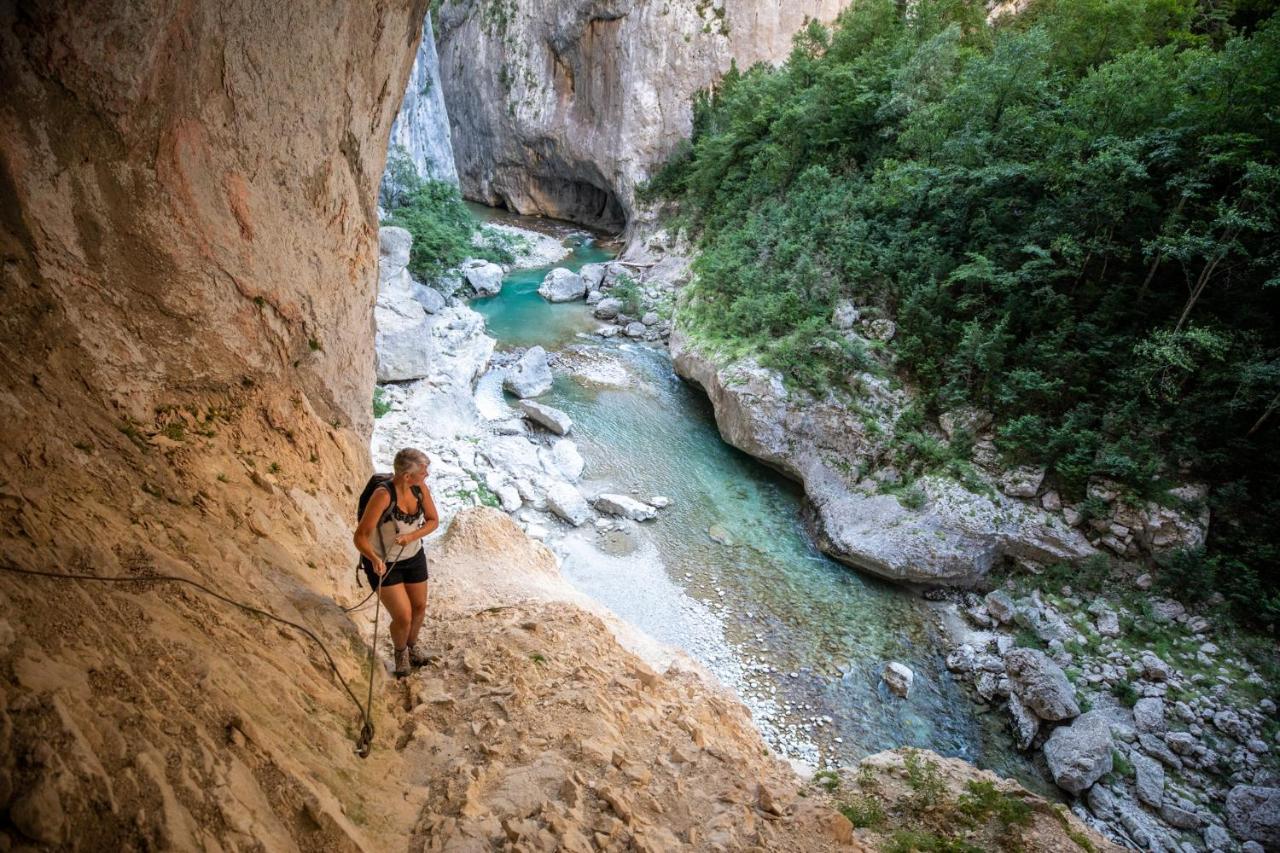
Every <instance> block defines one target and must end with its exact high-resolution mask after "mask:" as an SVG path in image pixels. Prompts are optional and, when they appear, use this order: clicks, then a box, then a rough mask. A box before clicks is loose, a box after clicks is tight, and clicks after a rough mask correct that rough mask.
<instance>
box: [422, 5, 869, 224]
mask: <svg viewBox="0 0 1280 853" xmlns="http://www.w3.org/2000/svg"><path fill="white" fill-rule="evenodd" d="M844 5H846V0H797V2H788V3H771V2H764V0H677V2H672V0H567V2H566V0H531V1H530V2H521V3H515V2H512V0H462V2H456V3H449V4H446V5H444V6H442V7H441V9H440V13H439V24H440V63H441V79H442V80H443V83H444V93H445V98H446V100H447V102H448V105H449V116H450V119H451V121H452V123H453V130H454V132H453V143H454V151H455V154H456V156H457V162H458V172H459V176H460V177H461V180H462V188H463V192H464V193H465V194H466V195H468V196H470V197H472V198H475V199H477V200H479V201H483V202H485V203H487V204H492V205H505V206H507V207H509V208H511V209H513V210H517V211H520V212H521V213H540V214H546V215H548V216H556V217H561V218H566V219H572V220H575V221H579V222H584V223H588V224H593V225H599V226H602V227H605V228H615V229H616V228H620V227H621V226H622V225H623V224H624V223H625V222H626V221H627V220H628V219H629V218H630V215H631V213H632V208H633V204H634V191H635V187H636V185H637V184H638V183H639V182H641V181H642V180H643V179H644V178H646V177H647V176H648V175H649V173H650V171H651V170H652V169H653V167H654V166H656V165H658V164H660V163H662V162H664V161H665V160H666V159H667V158H668V157H669V156H670V155H671V153H672V152H673V151H674V150H675V148H676V146H677V145H678V144H679V143H680V141H681V140H684V139H687V138H688V137H689V134H690V131H691V128H692V107H691V101H692V96H693V94H694V93H695V92H697V91H699V90H701V89H705V88H706V87H708V86H710V85H712V84H713V83H715V81H716V80H718V79H719V78H720V77H721V76H722V75H723V74H724V73H725V72H726V71H728V70H729V68H730V64H731V63H732V62H735V61H736V62H737V64H738V66H739V67H741V68H747V67H750V66H751V65H754V64H756V63H757V62H775V61H780V60H782V59H784V58H785V57H786V56H787V54H788V53H789V51H790V46H791V37H792V35H793V34H794V33H795V32H796V31H797V30H799V29H800V28H801V27H802V26H803V25H804V23H805V21H806V20H807V19H808V18H818V19H820V20H830V19H832V18H834V17H835V15H836V14H837V13H838V12H839V11H840V9H841V8H843V6H844Z"/></svg>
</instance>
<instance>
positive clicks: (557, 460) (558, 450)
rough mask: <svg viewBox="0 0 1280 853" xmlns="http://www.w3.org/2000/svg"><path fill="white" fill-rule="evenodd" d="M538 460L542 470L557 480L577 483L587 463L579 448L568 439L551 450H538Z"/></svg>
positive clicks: (558, 442)
mask: <svg viewBox="0 0 1280 853" xmlns="http://www.w3.org/2000/svg"><path fill="white" fill-rule="evenodd" d="M538 460H539V461H540V462H541V463H542V469H543V470H544V471H546V472H547V473H548V474H550V475H551V476H552V477H555V478H563V479H566V480H569V481H570V482H576V481H577V480H578V478H579V477H581V476H582V471H583V469H584V468H585V467H586V463H585V462H583V460H582V454H580V453H578V446H577V445H576V444H574V443H573V442H572V441H570V440H569V439H567V438H562V439H560V440H559V441H557V442H556V443H555V444H554V445H552V446H551V447H550V448H547V447H540V448H538Z"/></svg>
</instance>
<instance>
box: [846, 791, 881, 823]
mask: <svg viewBox="0 0 1280 853" xmlns="http://www.w3.org/2000/svg"><path fill="white" fill-rule="evenodd" d="M839 809H840V814H842V815H844V816H845V817H847V818H848V819H849V823H851V824H853V825H854V826H856V827H857V828H858V829H865V828H871V829H874V828H875V827H878V826H882V825H884V822H885V813H884V806H882V805H881V804H880V801H879V800H878V799H876V798H875V797H869V796H857V797H854V798H853V799H851V800H849V801H848V802H846V803H841V804H840V806H839Z"/></svg>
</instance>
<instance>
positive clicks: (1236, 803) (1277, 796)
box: [1227, 785, 1280, 849]
mask: <svg viewBox="0 0 1280 853" xmlns="http://www.w3.org/2000/svg"><path fill="white" fill-rule="evenodd" d="M1227 826H1228V827H1229V828H1230V829H1231V831H1232V832H1234V833H1235V834H1236V835H1238V836H1239V837H1240V838H1243V839H1245V840H1248V841H1256V842H1257V843H1259V844H1261V845H1263V846H1264V847H1266V848H1267V849H1273V848H1276V847H1280V788H1263V787H1259V786H1256V785H1236V786H1235V787H1234V788H1232V789H1231V792H1230V793H1228V794H1227Z"/></svg>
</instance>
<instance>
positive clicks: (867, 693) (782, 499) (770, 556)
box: [472, 232, 1043, 789]
mask: <svg viewBox="0 0 1280 853" xmlns="http://www.w3.org/2000/svg"><path fill="white" fill-rule="evenodd" d="M567 239H569V240H570V242H571V243H572V244H574V245H575V246H576V248H575V251H574V254H573V256H572V257H571V258H568V259H566V260H565V261H563V262H562V263H561V264H558V265H559V266H567V267H569V268H570V269H577V268H578V267H580V266H581V265H582V264H584V263H589V262H592V261H600V260H604V259H607V258H608V257H609V254H608V253H607V252H605V251H604V250H602V249H600V248H598V247H596V246H595V245H593V244H592V243H591V242H590V238H589V237H588V236H587V235H585V234H583V233H582V232H576V233H574V234H571V235H569V236H568V238H567ZM546 271H547V270H546V269H538V270H520V271H516V272H514V273H512V274H511V275H509V276H508V277H507V279H506V283H505V284H504V287H503V291H502V293H501V294H500V295H499V296H496V297H493V298H490V299H484V300H477V301H475V302H473V303H472V305H473V307H474V308H475V309H476V310H478V311H479V312H480V313H482V314H483V315H484V316H485V317H486V320H487V322H488V326H489V333H490V334H491V335H493V336H494V337H495V338H496V339H497V340H498V345H499V348H511V347H525V346H530V345H532V344H541V345H542V346H544V347H545V348H546V349H547V350H548V351H561V352H564V351H566V350H568V352H567V353H566V365H565V368H564V369H557V380H556V383H555V387H554V388H553V389H552V391H551V392H550V393H548V394H546V395H544V396H543V397H541V398H539V401H540V402H544V403H547V404H549V405H552V406H555V407H557V408H560V409H563V410H564V411H566V412H568V413H569V415H570V416H571V417H572V418H573V421H574V427H573V431H572V434H571V436H570V437H571V438H573V439H574V440H575V441H576V442H577V444H578V448H579V450H580V452H581V453H582V456H583V458H584V459H585V460H586V463H587V468H586V473H585V475H584V481H583V483H582V487H583V492H584V493H585V494H587V495H588V496H590V495H591V494H594V493H596V492H599V491H605V490H608V491H617V492H623V493H628V494H630V493H634V494H635V496H636V497H639V498H641V499H647V498H648V497H651V496H654V495H666V496H668V497H670V498H671V499H672V505H671V506H670V507H669V508H667V509H665V510H663V511H662V512H661V513H660V515H659V517H658V519H657V520H656V521H652V522H646V523H645V524H643V525H641V527H640V529H639V531H638V532H637V534H636V535H634V536H632V537H630V538H628V537H621V536H618V535H617V534H604V535H601V534H597V533H595V532H594V531H592V530H584V531H581V532H578V533H576V534H574V535H572V536H570V537H568V538H567V539H566V540H564V542H563V543H561V544H560V546H559V550H560V552H561V555H562V557H563V559H564V566H563V571H564V574H565V576H566V577H567V578H568V579H569V580H570V582H571V583H573V584H574V585H575V586H576V587H577V588H579V589H580V590H581V591H583V592H585V593H587V594H588V595H590V596H592V597H593V598H595V599H597V600H599V601H601V602H602V603H604V604H606V605H607V606H609V607H610V608H611V609H612V610H613V611H614V612H615V613H617V614H618V615H619V616H621V617H622V618H623V619H626V620H627V621H629V622H631V623H632V624H635V625H637V626H639V627H640V628H642V629H644V630H645V631H647V632H648V633H649V634H651V635H652V636H654V637H655V638H657V639H659V640H662V641H664V642H666V643H669V644H671V645H675V646H678V647H680V648H682V649H684V650H686V651H687V652H689V653H690V654H691V655H692V656H693V657H694V658H696V659H698V660H699V661H701V662H702V663H703V664H705V665H706V666H707V667H708V668H709V669H711V670H712V671H713V672H715V673H716V675H717V676H719V677H720V679H721V680H722V681H724V682H725V683H727V684H729V685H730V686H731V687H733V688H734V689H735V690H736V691H737V692H738V694H739V695H740V696H741V697H742V699H743V700H744V701H745V702H746V704H747V705H748V706H749V707H751V709H752V711H753V714H754V715H755V717H756V720H757V723H758V724H759V725H760V727H761V729H762V731H763V732H764V733H765V736H766V738H767V739H768V740H769V741H770V742H771V744H772V745H773V746H774V747H775V748H776V749H778V750H779V751H780V752H782V753H783V754H786V755H789V756H790V757H794V758H798V759H801V760H803V761H805V762H807V763H810V764H824V765H831V764H837V765H838V764H846V763H852V762H854V761H856V760H857V759H859V758H861V757H863V756H865V755H867V754H870V753H873V752H876V751H879V750H881V749H887V748H891V747H895V746H901V745H910V746H919V747H926V748H929V749H932V750H935V751H937V752H939V753H941V754H943V755H955V756H962V757H964V758H966V759H969V760H971V761H973V762H974V763H976V764H978V765H980V766H983V767H988V768H991V769H994V770H997V771H998V772H1002V773H1004V774H1007V775H1013V776H1015V777H1018V778H1020V779H1023V780H1024V781H1025V782H1027V783H1030V784H1033V785H1034V786H1035V787H1036V788H1038V789H1043V783H1042V782H1041V781H1040V777H1039V774H1037V773H1036V772H1035V770H1034V769H1033V768H1032V767H1031V766H1030V764H1029V763H1028V762H1027V761H1026V760H1025V759H1023V758H1022V757H1021V756H1019V755H1018V754H1017V753H1016V752H1015V751H1014V750H1013V748H1012V745H1011V743H1010V741H1009V738H1008V735H1007V734H1006V733H1005V731H1004V726H1003V722H1002V719H1001V715H999V714H997V713H991V712H988V713H982V712H980V711H979V709H978V707H977V706H976V705H975V704H974V703H973V702H971V701H970V700H969V699H968V698H967V696H966V694H965V693H964V692H963V691H962V689H961V688H960V686H959V685H958V684H956V683H955V682H954V681H953V680H952V679H951V677H950V676H949V675H948V673H947V672H946V669H945V667H944V665H943V660H942V656H941V654H940V652H939V651H938V650H939V648H940V647H941V646H940V643H939V641H938V639H937V637H936V628H935V627H934V619H933V615H932V613H931V612H930V609H929V608H930V607H932V606H934V605H930V604H928V603H927V602H924V601H921V600H920V599H919V598H917V597H915V596H913V595H910V594H908V593H905V592H903V591H901V590H898V589H895V588H893V587H891V586H889V585H887V584H883V583H880V582H877V581H875V580H873V579H870V578H867V577H864V576H862V575H859V574H857V573H855V572H854V571H853V570H851V569H849V568H847V567H844V566H842V565H840V564H838V563H835V562H834V561H832V560H829V559H827V558H826V557H824V556H823V555H822V554H820V553H819V552H818V551H817V550H816V549H815V548H814V547H813V545H812V544H811V543H810V540H809V538H808V537H807V535H806V533H805V530H804V527H803V525H802V522H801V512H802V507H803V495H802V493H801V491H800V489H799V487H798V486H797V485H796V484H794V483H792V482H790V481H788V480H786V479H785V478H783V477H782V476H780V475H778V474H777V473H775V472H774V471H772V470H771V469H769V468H766V467H765V466H763V465H761V464H759V463H757V462H755V461H754V460H753V459H751V458H750V457H748V456H746V455H745V454H743V453H741V452H740V451H738V450H735V449H734V448H732V447H730V446H729V445H728V444H726V443H725V442H724V441H722V440H721V439H720V436H719V433H718V432H717V430H716V426H715V419H714V415H713V413H712V411H711V406H710V404H709V402H708V401H707V399H706V397H705V396H704V395H703V394H702V393H701V392H700V391H698V390H697V389H695V388H693V387H692V386H689V385H687V384H686V383H684V382H683V381H681V380H680V379H679V378H678V377H677V376H676V375H675V373H674V371H673V370H672V367H671V362H670V359H669V358H668V357H667V355H666V352H665V351H664V350H661V349H658V348H656V347H655V346H652V345H647V344H642V343H635V342H628V341H618V340H616V339H615V340H604V339H601V338H598V337H596V336H593V335H590V334H589V333H590V331H591V330H593V329H595V328H596V327H597V326H598V325H599V324H598V323H597V322H596V321H595V320H593V319H592V317H591V315H590V313H589V309H588V308H587V307H586V306H584V304H583V303H581V302H577V303H566V304H560V305H553V304H551V303H548V302H545V301H544V300H543V299H541V298H540V297H539V296H538V295H537V293H536V288H537V286H538V284H539V283H540V282H541V281H542V277H543V275H544V274H545V273H546ZM582 363H586V364H589V365H592V367H591V368H589V369H587V370H585V371H579V372H571V371H572V369H573V366H574V365H580V364H582ZM582 372H585V373H586V374H587V376H586V377H584V376H582V375H579V373H582ZM619 385H624V387H619ZM712 525H718V526H719V527H720V528H723V530H724V531H725V532H727V533H728V536H729V538H730V540H731V543H732V544H728V545H725V544H719V543H717V542H715V541H713V540H712V539H711V537H710V536H709V535H708V529H709V528H710V527H711V526H712ZM891 660H897V661H901V662H903V663H905V664H907V665H908V666H909V667H911V669H912V670H913V671H914V672H915V683H914V687H913V689H912V691H911V694H910V696H909V698H907V699H906V700H901V699H898V698H896V697H894V696H892V695H890V694H889V693H888V692H887V690H886V689H885V687H884V685H883V684H882V683H881V681H880V671H881V669H882V668H883V666H884V664H885V663H886V662H887V661H891Z"/></svg>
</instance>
